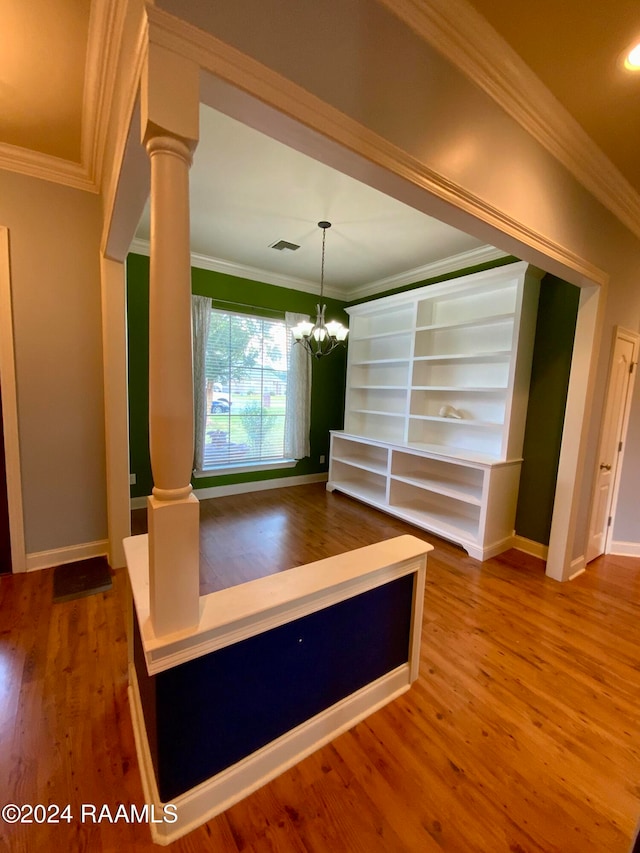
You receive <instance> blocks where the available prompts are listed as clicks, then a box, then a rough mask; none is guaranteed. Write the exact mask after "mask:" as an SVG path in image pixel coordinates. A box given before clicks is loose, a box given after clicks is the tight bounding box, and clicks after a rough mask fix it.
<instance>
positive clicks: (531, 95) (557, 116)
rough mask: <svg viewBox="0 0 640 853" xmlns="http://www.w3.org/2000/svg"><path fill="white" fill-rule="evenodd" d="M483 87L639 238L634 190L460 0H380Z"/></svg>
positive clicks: (639, 208) (639, 201) (638, 200)
mask: <svg viewBox="0 0 640 853" xmlns="http://www.w3.org/2000/svg"><path fill="white" fill-rule="evenodd" d="M380 2H382V3H383V4H384V5H385V6H386V7H387V8H388V9H389V10H390V11H391V12H392V13H393V14H395V15H396V16H397V17H399V18H400V19H401V20H402V21H403V22H404V23H405V24H407V25H408V26H409V27H411V29H412V30H413V31H414V32H415V33H417V34H418V35H419V36H420V38H422V39H423V40H424V41H426V42H428V43H429V44H430V45H431V46H432V47H434V48H435V49H436V50H438V51H439V53H441V54H442V55H443V56H444V57H445V58H446V59H448V60H449V61H450V62H451V63H452V64H453V65H455V66H456V68H458V69H460V71H462V72H463V73H464V74H465V75H466V76H467V77H469V78H470V79H471V80H472V81H473V82H474V83H475V84H476V85H477V86H479V87H480V88H481V89H483V90H484V91H485V92H486V93H487V94H488V95H489V96H490V97H491V98H492V99H493V100H494V101H495V102H496V103H498V104H499V105H500V106H501V107H502V108H503V109H504V110H505V111H506V112H507V113H508V114H509V115H510V116H511V117H512V118H513V119H515V120H516V121H517V122H518V123H519V124H520V125H521V126H522V127H523V128H524V129H525V130H526V131H527V133H529V134H530V135H531V136H532V137H533V138H534V139H536V140H537V141H538V142H539V143H540V144H541V145H543V146H544V148H545V149H546V150H547V151H548V152H549V153H550V154H552V155H553V156H554V157H555V158H556V159H557V160H558V161H559V162H560V163H562V165H563V166H564V167H565V168H566V169H567V170H568V171H569V172H571V174H572V175H573V176H574V177H575V178H576V179H577V180H578V181H579V182H580V183H581V184H582V185H583V186H584V187H585V188H586V189H588V190H589V192H591V193H592V194H593V195H594V196H595V197H596V198H597V199H598V201H600V202H601V203H602V204H603V205H604V206H605V207H606V208H607V209H608V210H609V211H610V212H611V213H613V214H614V215H615V216H616V217H617V218H618V219H619V220H620V221H621V222H623V223H624V225H626V226H627V228H629V230H630V231H631V232H632V233H633V234H635V235H636V236H637V237H640V195H639V194H638V193H637V192H636V190H635V189H634V188H633V187H632V186H631V184H630V183H629V182H628V181H627V179H626V178H625V177H624V176H623V175H622V174H621V173H620V172H619V171H618V169H617V168H616V167H615V166H614V165H613V163H612V162H611V160H609V158H608V157H607V156H606V155H605V154H604V153H603V152H602V150H601V149H600V148H598V146H597V145H596V143H595V142H594V141H593V140H592V139H591V137H590V136H589V135H588V134H587V133H586V131H585V130H584V129H583V127H582V126H581V125H580V124H579V123H578V122H577V121H576V120H575V119H574V118H573V116H572V115H570V114H569V112H568V111H567V110H566V109H565V108H564V107H563V106H562V105H561V104H560V102H559V101H558V100H557V99H556V98H555V97H554V96H553V95H552V94H551V92H550V91H549V90H548V89H547V87H546V86H545V85H544V84H543V83H542V81H541V80H540V79H539V78H538V77H537V76H536V75H535V74H534V73H533V71H532V70H531V69H530V68H529V66H528V65H527V64H526V63H525V62H524V61H523V60H522V59H521V57H520V56H519V55H518V54H517V53H516V52H515V51H514V50H513V49H512V48H511V47H510V46H509V44H507V42H506V41H505V40H504V39H503V38H502V36H500V35H499V34H498V32H496V30H495V29H494V28H493V27H492V26H491V25H490V24H489V23H488V22H487V21H486V19H485V18H483V17H482V15H480V14H479V13H478V12H477V11H476V10H475V9H474V8H473V7H472V6H471V5H470V4H469V3H468V2H467V0H429V2H427V3H425V2H424V0H380Z"/></svg>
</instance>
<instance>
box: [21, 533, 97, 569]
mask: <svg viewBox="0 0 640 853" xmlns="http://www.w3.org/2000/svg"><path fill="white" fill-rule="evenodd" d="M108 553H109V540H108V539H101V540H100V541H99V542H85V543H83V544H82V545H69V546H68V547H66V548H53V549H52V550H51V551H34V552H33V553H31V554H27V559H26V564H27V571H28V572H34V571H37V570H39V569H50V568H51V567H52V566H61V565H62V564H63V563H77V562H78V560H87V559H89V557H103V556H107V555H108Z"/></svg>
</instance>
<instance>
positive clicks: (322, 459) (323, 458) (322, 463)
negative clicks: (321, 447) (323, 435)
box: [320, 453, 326, 465]
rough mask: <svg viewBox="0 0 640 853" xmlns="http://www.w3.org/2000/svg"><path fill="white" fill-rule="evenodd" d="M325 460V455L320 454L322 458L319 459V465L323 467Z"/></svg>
mask: <svg viewBox="0 0 640 853" xmlns="http://www.w3.org/2000/svg"><path fill="white" fill-rule="evenodd" d="M325 458H326V457H325V455H324V453H323V454H322V456H321V457H320V464H321V465H324V460H325Z"/></svg>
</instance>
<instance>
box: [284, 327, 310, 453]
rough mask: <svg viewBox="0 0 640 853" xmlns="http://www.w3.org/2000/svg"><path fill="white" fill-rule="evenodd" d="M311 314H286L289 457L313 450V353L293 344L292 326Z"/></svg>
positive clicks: (286, 440)
mask: <svg viewBox="0 0 640 853" xmlns="http://www.w3.org/2000/svg"><path fill="white" fill-rule="evenodd" d="M308 319H309V316H308V314H294V313H291V312H289V311H287V313H286V314H285V322H286V324H287V342H288V349H289V354H288V375H287V408H286V412H285V416H284V455H285V457H287V458H288V459H304V457H305V456H309V455H310V454H311V447H310V444H309V431H310V429H311V356H310V355H309V354H308V352H307V351H306V350H305V348H304V347H302V346H300V345H298V344H294V341H293V335H292V333H291V329H292V328H293V327H294V326H296V325H297V324H298V323H300V322H302V321H303V320H308Z"/></svg>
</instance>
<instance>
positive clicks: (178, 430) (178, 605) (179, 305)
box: [146, 135, 200, 636]
mask: <svg viewBox="0 0 640 853" xmlns="http://www.w3.org/2000/svg"><path fill="white" fill-rule="evenodd" d="M146 149H147V153H148V154H149V158H150V160H151V241H150V242H151V245H150V282H149V446H150V453H151V468H152V471H153V481H154V487H153V494H152V496H151V497H149V498H148V500H147V516H148V527H149V595H150V615H151V622H152V624H153V628H154V632H155V634H156V636H164V635H166V634H171V633H173V632H175V631H181V630H186V629H189V628H191V627H194V626H196V625H197V624H198V620H199V602H200V591H199V504H198V500H197V498H196V497H195V495H193V494H192V489H191V483H190V479H191V470H192V467H193V365H192V350H191V263H190V245H189V167H190V165H191V150H190V147H189V144H188V143H187V142H186V141H185V140H183V139H180V138H176V137H174V136H169V135H157V136H156V135H152V136H149V137H147V139H146Z"/></svg>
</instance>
